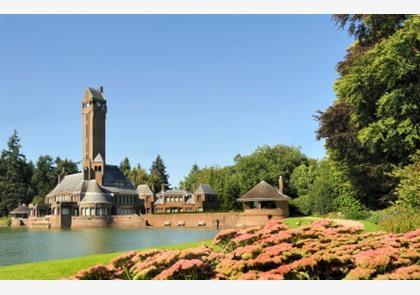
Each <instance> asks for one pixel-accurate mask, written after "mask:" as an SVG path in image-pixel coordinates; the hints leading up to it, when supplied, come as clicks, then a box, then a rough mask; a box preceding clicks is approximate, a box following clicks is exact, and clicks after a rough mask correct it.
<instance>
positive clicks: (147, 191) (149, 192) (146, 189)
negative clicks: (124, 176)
mask: <svg viewBox="0 0 420 295" xmlns="http://www.w3.org/2000/svg"><path fill="white" fill-rule="evenodd" d="M137 192H138V193H139V194H143V195H153V192H152V190H151V189H150V187H149V186H148V185H147V184H140V185H139V186H137Z"/></svg>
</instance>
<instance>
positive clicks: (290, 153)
mask: <svg viewBox="0 0 420 295" xmlns="http://www.w3.org/2000/svg"><path fill="white" fill-rule="evenodd" d="M303 163H304V164H307V163H308V158H307V157H306V156H305V155H304V154H302V152H301V151H300V150H299V149H298V148H296V147H291V146H286V145H276V146H273V147H270V146H261V147H258V148H257V149H256V150H255V151H254V152H253V153H252V154H250V155H248V156H241V157H240V158H237V162H236V164H235V174H237V179H238V182H239V183H238V184H239V186H240V188H241V194H244V193H246V192H247V191H248V190H250V189H251V188H252V187H253V186H255V185H256V184H257V183H259V182H260V181H261V180H265V181H267V182H268V183H270V184H271V185H273V186H275V187H278V181H279V176H280V175H281V176H283V181H284V188H285V189H284V191H285V193H286V194H287V195H290V196H292V197H294V196H295V193H294V191H293V190H292V189H291V187H290V186H289V180H290V175H291V174H292V172H293V170H294V169H295V168H296V167H297V166H299V165H300V164H303Z"/></svg>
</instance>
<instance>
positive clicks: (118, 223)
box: [111, 214, 146, 227]
mask: <svg viewBox="0 0 420 295" xmlns="http://www.w3.org/2000/svg"><path fill="white" fill-rule="evenodd" d="M111 226H115V227H145V226H146V220H145V219H144V218H143V217H141V216H139V215H136V214H132V215H114V216H112V221H111Z"/></svg>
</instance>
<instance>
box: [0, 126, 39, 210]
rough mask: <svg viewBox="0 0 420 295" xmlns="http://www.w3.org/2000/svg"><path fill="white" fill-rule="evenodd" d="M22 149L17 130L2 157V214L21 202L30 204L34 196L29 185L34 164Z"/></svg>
mask: <svg viewBox="0 0 420 295" xmlns="http://www.w3.org/2000/svg"><path fill="white" fill-rule="evenodd" d="M20 149H21V145H20V138H19V136H18V134H17V132H16V130H15V131H14V132H13V135H12V136H11V137H10V138H9V140H8V142H7V149H4V150H3V151H2V153H1V157H0V158H1V160H0V172H1V173H0V215H6V214H8V213H9V212H10V211H11V210H13V209H15V208H16V207H17V205H18V204H19V203H27V204H28V203H29V202H30V201H31V200H32V197H33V191H32V190H31V188H30V185H29V183H30V179H31V177H32V174H33V164H32V163H31V162H29V163H28V162H26V158H25V156H24V155H23V154H22V153H21V152H20Z"/></svg>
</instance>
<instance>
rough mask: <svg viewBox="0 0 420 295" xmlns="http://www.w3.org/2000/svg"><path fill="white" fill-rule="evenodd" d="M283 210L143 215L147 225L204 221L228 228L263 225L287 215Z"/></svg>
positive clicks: (207, 223)
mask: <svg viewBox="0 0 420 295" xmlns="http://www.w3.org/2000/svg"><path fill="white" fill-rule="evenodd" d="M284 213H286V212H284V211H282V210H278V209H262V210H247V211H245V212H212V213H174V214H151V215H144V218H145V219H146V220H147V223H148V225H150V226H157V227H163V226H165V224H168V223H170V226H171V227H178V226H181V225H178V224H180V223H182V224H184V225H182V226H185V227H198V224H199V223H205V226H203V227H207V228H217V224H218V225H219V228H229V227H243V226H257V225H265V224H266V223H267V221H268V220H270V219H282V218H285V217H287V215H284Z"/></svg>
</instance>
